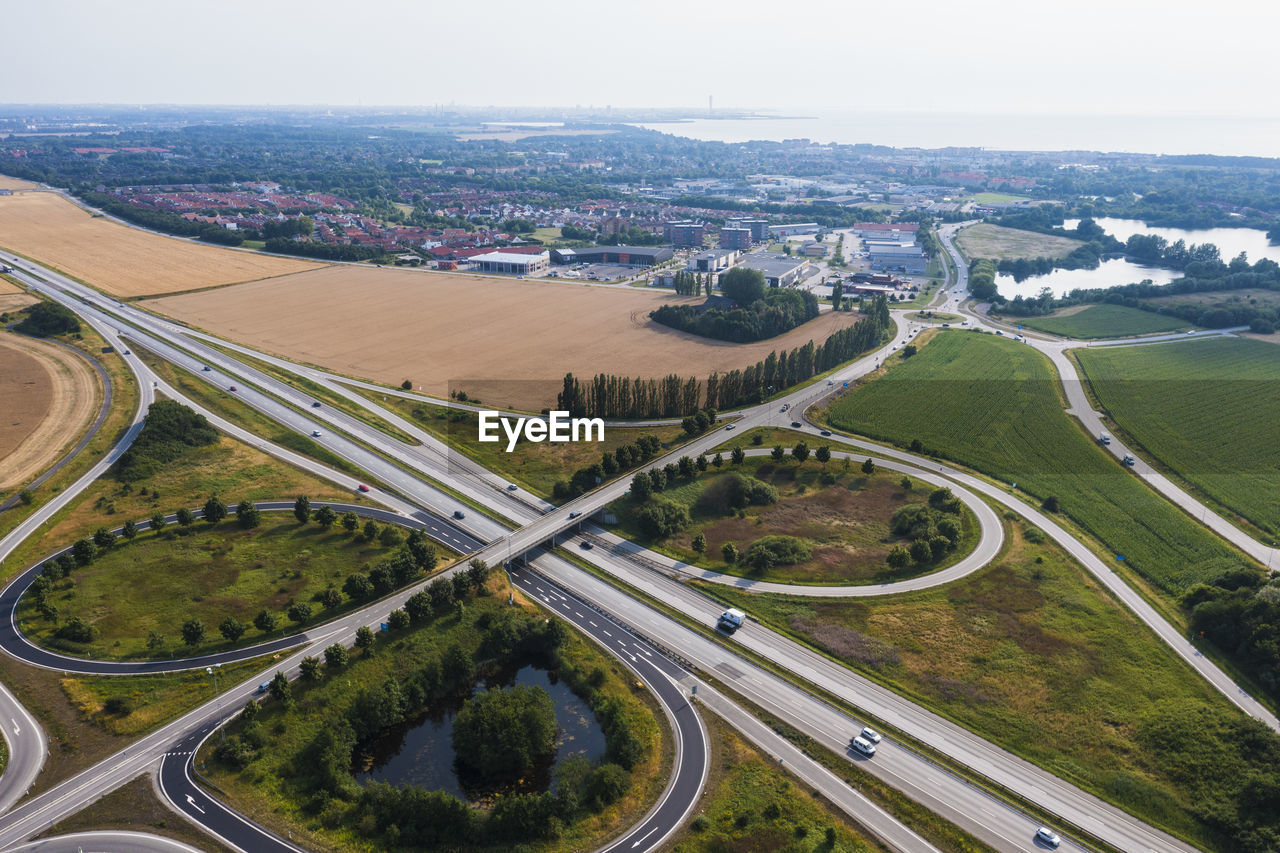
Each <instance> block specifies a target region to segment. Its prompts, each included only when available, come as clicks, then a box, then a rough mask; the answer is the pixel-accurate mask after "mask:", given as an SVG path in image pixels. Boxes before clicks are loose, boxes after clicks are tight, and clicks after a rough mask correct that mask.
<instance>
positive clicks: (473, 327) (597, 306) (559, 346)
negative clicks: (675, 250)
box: [147, 267, 858, 410]
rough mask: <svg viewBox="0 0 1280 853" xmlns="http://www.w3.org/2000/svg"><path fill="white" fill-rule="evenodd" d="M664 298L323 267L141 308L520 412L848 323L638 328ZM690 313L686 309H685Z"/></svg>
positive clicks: (795, 341) (296, 356) (822, 320)
mask: <svg viewBox="0 0 1280 853" xmlns="http://www.w3.org/2000/svg"><path fill="white" fill-rule="evenodd" d="M673 301H680V300H676V299H675V297H673V296H672V295H671V294H670V293H661V292H646V291H644V290H639V289H634V288H613V287H592V286H589V285H582V284H567V283H554V282H540V281H528V280H526V281H518V280H506V279H496V278H481V277H477V276H465V275H451V274H448V273H434V272H420V271H410V270H393V269H369V268H361V267H329V268H326V269H323V270H316V271H314V272H308V273H302V274H300V275H293V276H286V277H284V278H277V279H272V280H270V281H261V282H253V283H251V284H242V285H238V286H236V287H230V288H223V289H221V290H215V291H208V292H205V293H189V294H182V295H178V296H169V297H163V298H160V299H156V300H151V301H149V302H148V303H147V307H149V308H151V309H153V310H156V311H159V312H160V313H162V314H166V315H169V316H171V317H174V318H176V319H179V320H182V321H184V322H187V323H190V324H191V325H193V326H198V327H200V328H202V329H206V330H208V331H210V332H213V333H214V334H218V335H222V336H224V337H226V338H229V339H231V340H234V341H237V342H239V343H243V344H246V345H248V346H252V347H255V348H258V349H261V350H263V351H265V352H270V353H273V354H276V355H280V356H283V357H285V358H289V359H293V360H295V361H300V362H306V363H310V364H315V365H319V366H322V367H325V368H328V369H330V370H334V371H336V372H338V373H344V374H347V375H351V376H357V377H360V378H364V379H369V380H373V381H375V382H384V383H391V384H396V385H398V384H399V383H400V382H401V381H402V380H404V379H410V380H412V381H413V383H414V385H415V386H420V387H421V388H422V389H423V390H424V391H426V392H428V393H431V394H436V395H443V394H446V393H448V391H449V389H450V387H451V383H452V387H453V388H461V389H462V390H464V391H466V392H467V393H468V394H470V395H471V396H479V397H480V398H481V399H482V400H483V401H484V402H486V403H490V404H494V405H499V406H507V405H509V406H512V407H515V408H520V409H533V410H536V409H539V408H542V407H543V406H547V405H551V404H554V403H555V394H556V391H557V390H558V389H559V388H560V383H561V379H562V377H563V376H564V374H565V373H567V372H573V373H574V374H576V375H578V376H580V377H582V376H591V375H593V374H595V373H615V374H619V375H625V376H643V377H651V376H664V375H666V374H669V373H675V374H679V375H681V376H694V377H698V378H705V377H706V376H707V375H708V374H710V373H711V372H712V371H713V370H719V371H721V372H723V371H726V370H731V369H733V368H741V367H745V366H747V365H749V364H753V363H755V362H756V361H759V360H760V359H762V358H764V357H765V356H767V355H768V354H769V352H770V351H771V350H782V349H791V348H793V347H797V346H803V345H804V344H805V343H806V342H808V341H809V340H811V339H812V340H815V341H823V340H826V338H827V336H829V335H830V334H831V333H832V332H834V331H836V330H838V329H841V328H843V327H845V326H848V325H850V324H851V323H854V322H856V321H857V319H858V315H856V314H851V313H843V312H842V313H839V314H837V313H834V312H828V313H826V314H823V315H822V316H820V317H818V318H817V319H815V320H812V321H810V322H808V323H806V324H805V325H803V326H801V327H800V328H798V329H793V330H792V331H790V332H788V333H787V334H785V335H781V336H779V337H776V338H772V339H770V340H767V341H761V342H759V343H754V344H734V343H728V342H723V341H711V340H707V339H705V338H699V337H695V336H693V335H689V334H685V333H684V332H677V331H676V330H674V329H670V328H668V327H666V326H662V325H659V324H657V323H654V322H653V321H652V320H650V319H649V312H650V311H652V310H653V309H655V308H656V307H658V306H659V305H661V304H662V303H664V302H673ZM688 301H696V300H688Z"/></svg>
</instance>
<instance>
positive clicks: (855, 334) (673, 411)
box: [556, 296, 891, 419]
mask: <svg viewBox="0 0 1280 853" xmlns="http://www.w3.org/2000/svg"><path fill="white" fill-rule="evenodd" d="M863 310H864V312H865V315H864V316H863V317H862V319H860V320H859V321H858V322H857V323H855V324H853V325H852V326H847V327H845V328H843V329H840V330H839V331H837V332H835V333H833V334H832V335H831V336H830V337H828V338H827V339H826V340H825V341H823V342H822V343H821V344H815V343H814V342H813V341H809V342H808V343H806V344H804V345H803V346H799V347H795V348H793V349H791V350H790V351H788V350H782V351H781V352H777V351H774V352H770V353H769V355H768V356H767V357H766V358H764V359H762V360H760V361H758V362H756V363H755V364H753V365H751V366H750V367H747V368H745V369H734V370H730V371H728V372H726V373H723V374H721V373H719V372H715V373H712V374H711V375H710V376H708V377H707V378H706V380H704V381H699V380H697V379H694V378H692V377H684V378H682V377H679V376H677V375H675V374H671V375H669V376H666V377H664V378H663V379H661V380H658V379H642V378H640V377H636V378H635V379H629V378H627V377H625V376H614V375H612V374H607V373H600V374H596V376H594V377H593V378H592V379H591V380H589V381H588V382H587V383H586V384H585V385H584V384H583V383H582V382H580V381H579V380H578V379H576V378H575V377H574V376H573V374H572V373H570V374H566V375H565V378H564V389H563V390H562V391H560V392H559V394H557V396H556V406H557V408H558V409H560V410H563V411H569V412H571V413H574V416H575V417H586V416H590V417H601V418H615V419H638V418H671V417H683V416H687V415H689V414H691V413H694V412H697V411H698V410H699V409H715V410H717V411H725V410H728V409H732V408H734V407H737V406H743V405H749V404H754V403H759V402H761V401H762V400H763V399H765V398H766V397H767V396H769V395H771V394H774V393H777V392H779V391H782V390H783V389H785V388H789V387H791V386H792V385H796V384H799V383H801V382H805V381H807V380H809V379H812V378H813V377H814V376H816V375H817V374H819V373H824V372H826V371H828V370H830V369H832V368H833V367H836V366H837V365H840V364H842V363H844V362H846V361H849V360H850V359H852V358H855V357H856V356H859V355H861V354H862V353H864V352H867V351H868V350H871V349H874V348H875V347H877V346H879V345H880V344H881V343H882V342H883V341H884V339H885V334H886V333H887V332H888V329H889V326H890V322H891V320H890V316H889V303H888V301H887V300H886V299H885V297H883V296H877V297H876V298H875V300H874V301H872V302H870V303H869V304H868V305H866V306H865V307H864V309H863Z"/></svg>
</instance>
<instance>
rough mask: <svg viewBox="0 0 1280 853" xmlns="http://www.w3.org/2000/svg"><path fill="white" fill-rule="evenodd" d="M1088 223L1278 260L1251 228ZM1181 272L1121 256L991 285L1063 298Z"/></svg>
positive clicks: (1009, 292) (1276, 250)
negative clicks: (1047, 292) (1046, 290)
mask: <svg viewBox="0 0 1280 853" xmlns="http://www.w3.org/2000/svg"><path fill="white" fill-rule="evenodd" d="M1094 222H1097V223H1098V225H1100V226H1101V227H1102V229H1103V230H1104V231H1106V232H1107V233H1108V234H1110V235H1111V236H1113V237H1115V238H1116V239H1117V240H1119V241H1120V242H1122V243H1123V242H1125V241H1126V240H1128V239H1129V238H1130V237H1132V236H1133V235H1134V234H1157V235H1159V236H1161V237H1163V238H1164V239H1166V240H1168V241H1169V242H1170V243H1173V242H1176V241H1178V240H1183V241H1185V242H1186V243H1187V245H1191V244H1192V243H1213V244H1214V245H1215V246H1217V247H1218V251H1219V252H1220V253H1221V255H1222V259H1223V261H1229V260H1231V259H1232V258H1234V257H1235V256H1236V255H1238V254H1240V253H1241V252H1244V253H1245V254H1246V255H1247V256H1248V258H1249V261H1250V262H1253V261H1256V260H1259V259H1261V258H1270V259H1271V260H1273V261H1276V262H1277V263H1280V246H1273V245H1271V244H1270V242H1269V241H1268V240H1267V234H1266V232H1265V231H1260V230H1258V229H1257V228H1156V227H1154V226H1150V225H1147V224H1145V223H1143V222H1142V221H1141V220H1139V219H1113V218H1111V217H1098V218H1097V219H1095V220H1094ZM1078 224H1080V220H1078V219H1068V220H1066V221H1065V222H1063V227H1064V228H1066V229H1067V230H1071V229H1074V228H1075V227H1076V226H1077V225H1078ZM1181 275H1182V273H1181V272H1179V271H1178V270H1171V269H1165V268H1163V267H1155V266H1147V265H1145V264H1139V263H1135V262H1134V261H1131V260H1128V259H1126V258H1114V259H1112V260H1108V261H1103V262H1102V264H1101V265H1100V266H1099V267H1098V268H1097V269H1096V270H1054V271H1053V272H1051V273H1049V274H1047V275H1037V276H1032V277H1031V278H1029V279H1027V280H1026V281H1023V282H1016V281H1014V280H1013V276H1011V275H1005V274H1000V275H997V276H996V287H997V289H998V290H999V291H1000V295H1001V296H1004V297H1005V298H1008V299H1012V298H1013V297H1015V296H1039V295H1040V291H1041V290H1042V289H1044V288H1046V287H1047V288H1049V289H1050V290H1051V291H1053V295H1054V296H1064V295H1065V294H1067V293H1070V292H1071V291H1073V290H1076V289H1078V288H1085V289H1088V288H1095V287H1115V286H1116V285H1118V284H1133V283H1135V282H1139V281H1142V280H1143V279H1148V278H1149V279H1151V281H1152V282H1154V283H1155V284H1168V283H1169V282H1171V281H1173V280H1174V279H1175V278H1178V277H1180V276H1181Z"/></svg>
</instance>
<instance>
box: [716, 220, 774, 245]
mask: <svg viewBox="0 0 1280 853" xmlns="http://www.w3.org/2000/svg"><path fill="white" fill-rule="evenodd" d="M724 227H725V228H746V229H747V230H748V231H750V232H751V241H752V242H753V243H767V242H768V241H769V220H767V219H726V220H725V222H724Z"/></svg>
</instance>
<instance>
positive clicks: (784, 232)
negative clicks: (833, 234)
mask: <svg viewBox="0 0 1280 853" xmlns="http://www.w3.org/2000/svg"><path fill="white" fill-rule="evenodd" d="M821 230H822V227H821V226H819V225H818V223H816V222H796V223H793V224H791V225H770V226H769V234H770V235H771V236H773V237H792V236H794V235H796V234H817V233H818V232H819V231H821Z"/></svg>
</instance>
